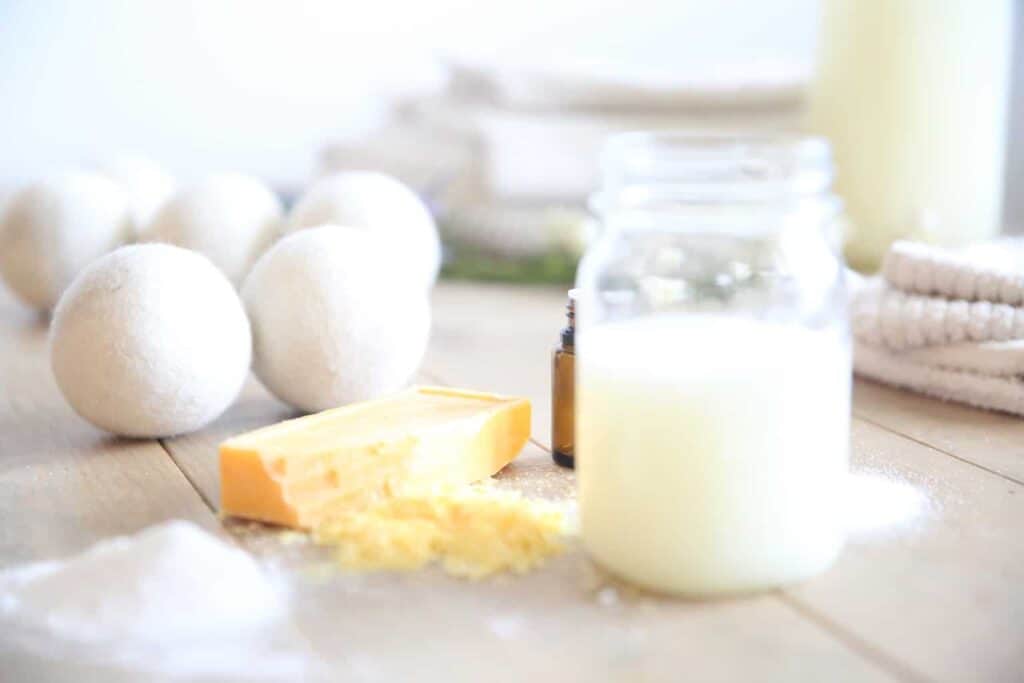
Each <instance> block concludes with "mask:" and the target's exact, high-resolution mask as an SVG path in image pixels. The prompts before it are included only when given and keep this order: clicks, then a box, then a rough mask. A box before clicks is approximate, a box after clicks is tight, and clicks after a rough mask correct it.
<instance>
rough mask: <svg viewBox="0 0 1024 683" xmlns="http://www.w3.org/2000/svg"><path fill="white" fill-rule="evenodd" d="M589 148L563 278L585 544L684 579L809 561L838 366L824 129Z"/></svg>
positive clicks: (769, 581)
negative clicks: (570, 267) (569, 288)
mask: <svg viewBox="0 0 1024 683" xmlns="http://www.w3.org/2000/svg"><path fill="white" fill-rule="evenodd" d="M601 168H602V185H601V188H600V190H599V191H598V192H597V193H595V194H594V196H593V197H592V199H591V206H592V209H593V210H594V212H595V213H596V214H597V215H598V217H599V218H600V223H601V235H600V237H599V238H598V239H597V240H596V241H595V242H594V243H593V244H592V245H591V247H590V248H589V249H588V250H587V252H586V254H585V256H584V258H583V261H582V262H581V264H580V268H579V273H578V276H577V282H576V285H577V290H578V291H577V301H578V312H577V314H576V332H575V344H576V346H575V350H576V382H577V385H576V432H575V448H576V454H577V458H576V460H577V462H576V468H577V472H578V481H579V488H580V492H579V493H580V517H581V520H580V521H581V526H582V536H583V543H584V545H585V547H586V548H587V550H588V551H589V553H590V554H591V556H592V557H593V558H594V559H595V560H596V562H597V563H598V564H600V565H602V566H603V567H605V568H606V569H608V570H609V571H611V572H612V573H614V574H616V575H619V576H620V577H622V578H624V579H626V580H629V581H632V582H634V583H636V584H639V585H641V586H645V587H648V588H651V589H654V590H657V591H664V592H670V593H675V594H681V595H687V596H693V597H707V596H715V595H727V594H739V593H746V592H753V591H758V590H765V589H770V588H774V587H777V586H780V585H785V584H789V583H792V582H796V581H800V580H803V579H806V578H808V577H811V576H813V575H815V574H817V573H819V572H821V571H823V570H825V569H826V568H827V567H828V566H830V565H831V564H832V563H833V561H834V560H835V558H836V557H837V555H838V553H839V551H840V548H841V547H842V544H843V540H844V531H843V527H844V520H843V509H842V500H843V498H844V496H843V493H844V486H845V481H846V475H847V462H848V441H849V419H850V377H851V350H850V334H849V326H848V320H847V310H846V292H845V284H844V267H843V263H842V257H841V256H840V253H839V235H838V220H839V218H840V213H841V205H840V202H839V201H838V200H837V199H836V197H835V196H834V195H833V194H832V193H831V192H830V189H829V188H830V185H831V181H832V164H831V161H830V154H829V147H828V144H827V143H826V142H825V141H824V140H821V139H816V138H803V137H769V138H761V137H756V138H733V137H720V138H716V137H710V138H709V137H700V138H695V137H689V136H686V135H675V134H661V133H630V134H624V135H620V136H616V137H613V138H611V139H610V141H609V142H608V143H607V145H606V148H605V150H604V152H603V156H602V161H601Z"/></svg>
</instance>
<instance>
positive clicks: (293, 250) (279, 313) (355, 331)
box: [242, 225, 430, 412]
mask: <svg viewBox="0 0 1024 683" xmlns="http://www.w3.org/2000/svg"><path fill="white" fill-rule="evenodd" d="M386 248H387V247H386V246H385V245H383V244H381V241H380V239H379V238H377V237H374V236H373V235H370V234H367V233H366V232H364V231H361V230H357V229H355V228H348V227H342V226H334V225H327V226H322V227H317V228H310V229H308V230H301V231H299V232H297V233H295V234H293V235H289V236H287V237H285V238H283V239H282V240H280V241H279V242H278V243H277V244H275V245H274V246H273V247H272V248H271V249H270V250H269V251H267V253H266V254H264V255H263V256H262V258H260V260H259V261H257V262H256V265H255V266H253V269H252V272H251V273H250V274H249V277H248V278H247V279H246V281H245V285H244V286H243V287H242V298H243V299H244V301H245V305H246V309H247V310H248V311H249V319H250V320H251V321H252V328H253V369H254V370H255V372H256V376H257V377H259V379H260V381H262V382H263V384H264V385H265V386H266V387H267V389H269V390H270V391H271V392H272V393H273V394H274V395H275V396H277V397H278V398H279V399H281V400H282V401H285V402H286V403H289V404H291V405H293V406H295V407H297V408H300V409H302V410H305V411H308V412H315V411H319V410H325V409H327V408H334V407H336V406H339V405H343V404H346V403H351V402H353V401H363V400H367V399H372V398H377V397H379V396H381V395H384V394H388V393H390V392H393V391H395V390H397V389H400V388H401V387H403V386H405V385H406V384H407V383H408V382H409V380H410V379H411V378H412V376H413V374H414V373H415V372H416V370H417V368H418V367H419V364H420V361H421V360H422V359H423V354H424V352H425V351H426V347H427V339H428V337H429V335H430V307H429V302H428V300H427V291H426V290H425V289H424V288H422V287H420V286H418V285H414V284H412V283H410V282H407V281H400V280H399V281H396V279H395V278H394V277H393V276H392V275H391V274H389V273H388V272H387V271H386V270H385V269H382V268H381V264H382V262H383V260H384V259H386V255H387V251H386Z"/></svg>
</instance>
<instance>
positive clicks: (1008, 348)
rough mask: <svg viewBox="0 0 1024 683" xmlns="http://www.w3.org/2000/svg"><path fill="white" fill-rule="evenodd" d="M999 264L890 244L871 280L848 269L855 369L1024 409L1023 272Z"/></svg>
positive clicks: (941, 393) (937, 392) (974, 401)
mask: <svg viewBox="0 0 1024 683" xmlns="http://www.w3.org/2000/svg"><path fill="white" fill-rule="evenodd" d="M978 253H983V252H978ZM987 253H988V254H990V255H991V254H992V253H994V252H993V251H992V250H989V251H988V252H987ZM995 253H998V252H995ZM996 260H997V259H990V261H992V262H995V261H996ZM1001 261H1002V263H1001V264H1000V266H994V267H991V268H987V267H986V266H985V262H984V261H983V260H979V259H976V258H969V257H968V256H965V255H964V254H963V253H960V252H952V251H947V250H942V249H939V248H937V247H931V246H926V245H918V244H912V243H907V242H900V243H897V244H895V245H893V248H892V250H891V251H890V252H889V254H888V256H887V257H886V261H885V265H884V266H883V271H882V275H881V276H880V277H872V278H862V277H860V276H857V275H851V278H850V279H851V283H852V285H851V322H852V326H853V334H854V339H855V345H854V369H855V371H856V372H857V373H858V374H860V375H863V376H865V377H870V378H872V379H875V380H878V381H880V382H885V383H887V384H892V385H895V386H900V387H904V388H907V389H911V390H914V391H918V392H920V393H924V394H928V395H930V396H935V397H938V398H942V399H945V400H949V401H958V402H962V403H967V404H970V405H973V406H977V407H981V408H987V409H991V410H1000V411H1004V412H1009V413H1015V414H1018V415H1024V269H1014V268H1012V267H1008V266H1006V264H1007V263H1010V262H1012V259H1002V260H1001Z"/></svg>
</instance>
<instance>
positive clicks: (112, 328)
mask: <svg viewBox="0 0 1024 683" xmlns="http://www.w3.org/2000/svg"><path fill="white" fill-rule="evenodd" d="M251 349H252V336H251V334H250V332H249V321H248V320H247V318H246V315H245V309H244V308H243V306H242V302H241V300H240V299H239V298H238V293H237V292H236V291H235V288H234V287H233V286H232V284H231V283H230V282H229V281H228V280H227V278H226V277H224V275H223V273H221V272H220V271H219V270H217V268H215V267H214V266H213V264H212V263H210V261H209V259H207V258H206V257H205V256H202V255H201V254H197V253H195V252H193V251H188V250H186V249H180V248H178V247H173V246H170V245H167V244H139V245H131V246H126V247H122V248H120V249H118V250H117V251H114V252H113V253H110V254H107V255H106V256H104V257H102V258H100V259H98V260H97V261H94V262H93V263H92V264H91V265H89V266H88V267H87V268H86V269H85V270H84V271H82V273H81V275H79V276H78V277H77V278H76V279H75V281H74V282H73V283H72V285H71V286H70V287H69V288H68V290H67V291H66V292H65V293H64V296H63V297H61V300H60V304H58V306H57V310H56V311H55V313H54V317H53V324H52V326H51V329H50V362H51V365H52V368H53V374H54V376H55V377H56V379H57V384H58V386H59V387H60V390H61V392H62V393H63V394H64V397H65V398H66V399H67V400H68V403H70V404H71V407H72V408H74V409H75V412H77V413H78V414H79V415H81V416H82V417H84V418H85V419H86V420H88V421H89V422H92V423H93V424H94V425H96V426H97V427H100V428H101V429H105V430H107V431H108V432H113V433H115V434H122V435H125V436H137V437H162V436H171V435H174V434H184V433H186V432H191V431H193V430H196V429H199V428H200V427H202V426H204V425H206V424H207V423H209V422H210V421H212V420H213V419H215V418H216V417H217V416H218V415H220V414H221V413H222V412H224V410H225V409H226V408H227V407H228V406H229V405H230V404H231V402H232V401H233V400H234V399H235V397H236V396H237V395H238V392H239V391H240V390H241V388H242V383H243V382H244V381H245V378H246V375H247V374H248V372H249V361H250V357H251Z"/></svg>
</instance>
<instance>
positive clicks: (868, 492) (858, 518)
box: [845, 471, 933, 537]
mask: <svg viewBox="0 0 1024 683" xmlns="http://www.w3.org/2000/svg"><path fill="white" fill-rule="evenodd" d="M845 503H846V527H847V532H848V533H849V534H850V535H851V536H855V537H862V536H877V535H889V534H893V533H896V532H899V531H904V530H908V529H911V528H914V527H915V526H918V525H920V524H921V522H922V521H923V520H924V519H926V518H927V517H928V515H929V514H930V513H932V512H933V505H932V502H931V501H930V499H929V498H928V496H927V495H926V494H925V493H924V491H923V490H921V489H919V488H918V487H916V486H914V485H913V484H911V483H909V482H907V481H904V480H903V479H900V478H898V477H896V476H889V475H888V474H886V473H884V472H881V471H877V472H859V473H856V474H851V475H850V477H849V480H848V485H847V490H846V500H845Z"/></svg>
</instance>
